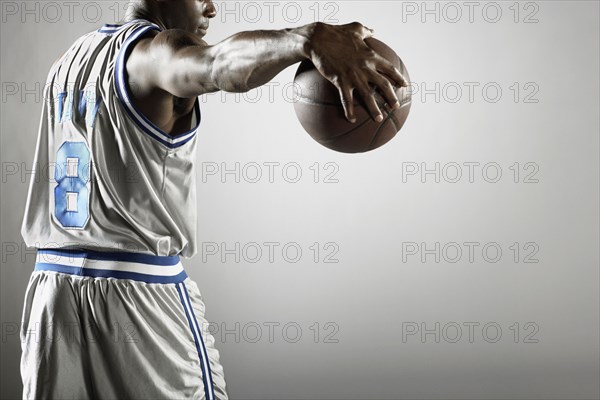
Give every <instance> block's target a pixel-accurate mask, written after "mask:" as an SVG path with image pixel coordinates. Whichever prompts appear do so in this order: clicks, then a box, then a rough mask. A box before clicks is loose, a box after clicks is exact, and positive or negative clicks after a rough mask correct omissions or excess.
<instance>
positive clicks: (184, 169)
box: [21, 20, 200, 257]
mask: <svg viewBox="0 0 600 400" xmlns="http://www.w3.org/2000/svg"><path fill="white" fill-rule="evenodd" d="M153 29H155V30H160V28H159V27H158V26H157V25H154V24H152V23H150V22H148V21H143V20H135V21H131V22H128V23H126V24H124V25H105V26H103V27H102V28H101V29H99V30H98V31H94V32H90V33H88V34H86V35H84V36H82V37H81V38H79V39H78V40H77V41H76V42H75V43H74V44H73V45H72V46H71V48H70V49H69V50H67V52H66V53H65V54H64V55H63V56H62V57H61V58H60V59H59V60H58V61H57V62H56V63H55V65H54V66H53V67H52V69H51V71H50V73H49V75H48V79H47V81H46V87H45V90H44V94H45V95H44V104H43V111H42V119H41V123H40V128H39V136H38V141H37V148H36V153H35V162H34V168H33V169H34V174H33V176H32V179H31V184H30V187H29V194H28V198H27V205H26V209H25V216H24V220H23V226H22V229H21V232H22V234H23V238H24V240H25V242H26V244H27V245H28V246H30V247H38V248H47V247H62V248H81V249H93V250H106V251H119V250H122V251H129V252H140V253H150V254H155V255H160V256H171V255H177V254H179V255H182V256H184V257H191V256H192V255H193V254H194V253H195V252H196V206H197V205H196V179H195V175H196V173H195V168H194V161H195V154H196V152H195V149H196V140H197V139H196V131H197V129H198V125H199V123H200V108H199V102H198V100H196V103H195V106H194V111H193V112H194V117H193V121H192V129H191V130H189V131H188V132H185V133H183V134H179V135H176V136H171V135H169V134H167V133H165V132H163V131H162V130H160V129H159V128H158V127H157V126H155V125H154V124H153V123H152V122H150V121H149V120H148V119H147V118H146V117H144V116H143V115H142V114H141V113H140V112H139V111H138V110H137V109H136V107H135V105H134V103H133V101H132V95H131V93H130V90H129V88H128V84H127V81H128V80H127V75H126V69H125V58H126V56H127V54H128V52H129V51H130V50H131V48H132V47H133V46H132V45H133V44H134V43H135V41H136V39H139V38H140V37H141V36H142V35H144V34H145V33H147V32H148V31H149V30H153Z"/></svg>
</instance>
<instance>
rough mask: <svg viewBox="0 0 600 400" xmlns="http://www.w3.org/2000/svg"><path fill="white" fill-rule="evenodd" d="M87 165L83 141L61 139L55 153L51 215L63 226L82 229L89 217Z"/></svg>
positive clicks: (88, 152) (87, 150) (88, 173)
mask: <svg viewBox="0 0 600 400" xmlns="http://www.w3.org/2000/svg"><path fill="white" fill-rule="evenodd" d="M90 167H91V165H90V151H89V149H88V147H87V145H86V143H85V142H64V143H63V144H62V145H61V146H60V148H59V149H58V152H57V153H56V166H55V169H54V179H55V181H56V183H57V185H56V187H55V188H54V215H55V217H56V219H57V220H58V221H59V222H60V223H61V225H62V226H63V227H65V228H83V227H84V226H85V225H86V224H87V222H88V220H89V216H90V210H89V208H90V191H89V189H88V187H87V183H88V182H89V181H90Z"/></svg>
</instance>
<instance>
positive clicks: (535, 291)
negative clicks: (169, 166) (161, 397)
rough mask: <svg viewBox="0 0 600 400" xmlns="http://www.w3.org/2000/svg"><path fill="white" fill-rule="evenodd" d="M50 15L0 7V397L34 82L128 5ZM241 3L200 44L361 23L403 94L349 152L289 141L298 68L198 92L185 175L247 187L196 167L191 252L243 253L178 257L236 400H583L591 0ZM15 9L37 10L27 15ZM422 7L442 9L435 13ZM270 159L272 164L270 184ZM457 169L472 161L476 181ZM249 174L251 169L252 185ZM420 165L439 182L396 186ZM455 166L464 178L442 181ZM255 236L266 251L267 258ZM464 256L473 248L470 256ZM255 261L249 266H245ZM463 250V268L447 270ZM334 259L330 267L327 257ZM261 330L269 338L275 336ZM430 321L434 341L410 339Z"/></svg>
mask: <svg viewBox="0 0 600 400" xmlns="http://www.w3.org/2000/svg"><path fill="white" fill-rule="evenodd" d="M9 3H10V4H12V5H14V6H16V7H17V14H16V15H14V14H13V8H9V9H7V4H9ZM48 3H51V2H33V1H32V2H26V4H27V5H24V4H25V3H21V2H6V1H3V2H2V7H3V10H2V13H3V14H2V31H1V60H2V72H1V81H2V85H3V86H2V103H1V144H2V149H1V159H2V212H1V218H2V220H1V233H2V238H1V241H2V267H1V270H0V271H1V282H2V287H1V300H2V304H1V311H2V363H1V373H0V377H1V379H2V392H1V396H2V398H16V397H19V396H20V391H21V386H20V377H19V367H18V362H19V357H20V342H19V338H18V335H17V334H15V333H14V329H15V328H16V327H18V324H19V321H20V317H21V310H22V301H23V296H24V291H25V287H26V284H27V281H28V277H29V274H30V272H31V270H32V267H33V263H34V254H33V253H32V252H30V251H28V250H27V249H25V247H24V245H23V243H22V239H21V237H20V233H19V229H20V223H21V218H22V215H23V208H24V202H25V198H26V190H27V186H28V178H29V175H28V174H27V173H26V171H27V169H30V167H31V162H32V160H33V149H34V144H35V140H36V135H37V126H38V120H39V113H40V110H41V87H38V89H37V91H36V90H35V88H36V86H35V85H36V84H37V85H40V86H42V85H43V82H44V80H45V77H46V73H47V70H48V68H49V67H50V65H51V63H52V62H53V60H54V59H55V58H56V57H58V56H59V55H60V54H62V51H63V50H64V49H66V48H67V47H68V46H69V45H70V44H71V43H72V42H73V40H74V39H75V38H77V37H78V36H79V35H80V34H82V33H84V32H87V31H89V30H92V29H95V28H97V27H98V26H100V25H101V23H103V22H114V21H115V20H118V19H119V18H120V17H122V14H123V13H122V6H123V5H124V2H112V1H108V2H88V3H94V4H95V6H93V7H92V8H90V6H88V8H87V9H85V12H84V6H85V4H86V3H75V4H76V5H75V6H67V5H66V4H65V3H61V2H59V3H54V4H57V5H58V6H59V8H58V9H59V10H60V11H61V15H58V14H57V13H56V10H53V9H51V8H48V6H45V4H48ZM72 3H73V2H72ZM36 4H37V5H36ZM247 4H248V3H244V2H242V3H236V2H227V3H223V2H217V5H218V6H219V8H220V11H221V14H220V15H219V16H218V17H217V18H215V20H213V23H212V27H211V31H210V33H209V35H208V36H207V40H208V41H209V42H216V41H219V40H221V39H223V38H225V37H226V36H228V35H230V34H232V33H234V32H236V31H239V30H246V29H275V28H282V27H287V26H295V25H299V24H302V23H308V22H311V21H314V20H315V19H316V17H318V19H320V20H324V21H326V22H335V21H334V20H338V21H339V22H340V23H341V22H351V21H353V20H359V21H361V22H363V23H364V24H365V25H367V26H370V27H373V28H375V30H376V37H378V38H380V39H381V40H383V41H385V42H386V43H388V44H389V45H390V46H391V47H393V48H394V49H395V50H396V51H397V52H398V53H399V54H400V56H401V57H402V59H403V60H404V62H405V63H406V65H407V67H408V69H409V71H410V74H411V78H412V81H413V85H414V88H415V89H417V90H416V91H415V93H414V97H413V108H412V110H411V114H410V116H409V119H408V121H407V123H406V125H405V126H404V128H403V129H402V131H401V133H400V134H399V135H398V136H397V137H396V138H394V140H392V141H391V142H390V143H389V144H387V145H386V146H384V147H382V148H381V149H379V150H377V151H374V152H371V153H366V154H358V155H345V154H338V153H335V152H333V151H330V150H328V149H326V148H324V147H321V146H320V145H318V144H317V143H316V142H314V141H313V140H312V139H311V138H310V137H309V136H308V135H307V134H306V133H304V132H303V130H302V128H301V127H300V125H299V123H298V122H297V119H296V117H295V114H294V110H293V105H292V101H293V99H292V96H291V95H287V96H286V95H285V93H284V90H283V87H284V85H285V84H286V83H288V82H290V81H291V80H292V79H293V74H294V71H295V68H294V67H292V68H289V69H287V70H286V71H284V72H283V73H281V74H280V75H279V76H278V77H276V78H275V79H274V81H273V85H272V86H271V87H272V88H273V92H272V95H271V96H270V95H269V92H268V91H267V90H263V91H262V92H261V91H254V92H253V93H250V94H249V95H247V96H245V97H241V98H236V97H235V96H234V95H231V94H229V95H226V96H224V97H221V96H220V95H210V96H206V97H205V98H204V99H203V102H202V105H201V106H202V110H203V122H202V126H201V131H200V136H199V145H198V149H199V152H198V162H199V172H201V171H202V169H203V168H204V169H207V168H211V167H214V166H215V165H216V166H218V167H219V169H222V167H223V166H225V167H226V168H230V169H231V168H234V167H235V163H240V164H239V165H240V169H241V170H242V172H243V171H245V172H246V175H242V176H241V177H240V180H239V182H236V181H235V177H234V176H233V175H225V177H224V178H222V177H221V176H220V175H210V176H206V177H205V178H206V179H203V178H202V175H201V174H199V176H198V185H199V186H198V193H199V196H198V211H199V225H200V232H201V234H200V241H201V242H205V243H208V245H207V246H211V245H210V243H217V244H218V246H219V247H220V249H221V250H223V249H224V246H226V247H227V248H229V249H231V248H235V244H236V243H239V244H240V249H243V248H244V246H246V250H247V251H246V252H245V253H244V252H243V251H242V250H240V251H239V252H237V255H239V256H240V260H239V262H237V261H236V260H235V258H234V256H235V254H234V255H226V257H225V260H222V259H221V258H220V257H219V256H218V255H210V254H204V259H203V254H198V255H197V256H196V257H194V258H192V259H190V260H187V261H186V262H185V265H186V268H187V271H188V273H189V275H191V277H192V278H193V279H195V280H196V281H197V282H198V285H199V287H200V289H201V291H202V293H203V296H204V299H205V303H206V307H207V318H208V320H209V321H211V322H213V323H214V325H211V329H213V331H214V329H216V328H218V329H219V331H215V337H216V339H217V347H218V348H219V349H220V351H221V355H222V362H223V365H224V368H225V373H226V379H227V384H228V389H229V393H230V396H231V397H232V398H419V399H425V398H546V399H550V398H598V396H599V383H598V376H599V372H600V371H599V335H598V330H599V321H598V315H599V312H598V311H599V310H598V307H599V305H598V304H599V298H598V285H599V276H598V265H599V259H598V243H599V237H598V227H599V222H598V200H599V199H598V148H599V146H598V145H599V143H598V137H599V136H598V132H599V119H598V118H599V116H598V110H599V107H600V104H599V78H598V71H599V68H600V66H599V43H598V40H599V39H598V38H599V30H598V27H599V3H598V2H596V1H568V2H567V1H539V2H529V3H518V4H517V5H516V6H515V5H514V2H512V1H511V2H502V1H501V2H496V3H489V2H475V3H474V4H475V6H474V8H473V9H472V10H473V14H472V19H471V17H470V16H469V8H468V6H467V5H465V3H464V2H457V3H452V4H451V5H450V6H448V5H447V4H446V3H436V2H427V3H423V2H393V1H369V2H366V1H364V2H359V1H343V2H319V3H316V2H296V3H294V4H292V5H290V3H289V2H288V3H273V4H275V5H267V4H266V3H264V2H256V3H252V5H251V6H248V5H247ZM490 4H491V5H490ZM44 6H45V7H46V8H44ZM24 7H31V8H30V9H33V10H35V7H37V10H38V11H37V12H36V11H34V14H32V15H29V14H27V15H24V16H23V15H22V14H21V13H22V12H23V11H24ZM69 7H74V8H73V14H72V15H69V12H68V10H69ZM224 7H227V8H228V10H230V12H229V13H228V14H224V13H223V12H222V11H223V8H224ZM244 7H245V8H244ZM269 7H271V8H269ZM424 7H427V8H428V9H431V10H435V9H436V7H437V10H439V12H438V13H437V14H438V15H437V17H438V19H439V20H438V21H436V15H435V14H426V13H424V10H423V8H424ZM498 9H500V10H501V12H502V14H501V16H500V17H499V18H498V17H497V14H496V12H497V10H498ZM516 9H518V10H519V11H520V12H519V14H518V15H516V14H515V10H516ZM98 10H100V12H101V13H102V15H100V16H99V17H98V16H97V11H98ZM231 10H233V11H231ZM236 10H237V11H236ZM269 10H271V11H272V14H271V15H269ZM284 10H285V11H284ZM317 10H318V11H319V15H316V11H317ZM257 11H259V12H260V14H257ZM298 11H299V12H300V14H298ZM457 11H459V12H461V16H460V17H458V16H457V15H458V14H457ZM297 14H298V15H299V17H300V18H299V19H298V20H296V15H297ZM71 17H72V18H71ZM270 17H272V18H270ZM36 18H39V21H36ZM515 18H516V22H515ZM470 19H471V20H470ZM495 19H498V21H496V22H493V20H495ZM515 82H516V83H517V85H516V86H513V85H514V84H515ZM15 85H16V86H15ZM436 85H438V86H437V87H438V88H439V89H436ZM486 85H487V86H486ZM469 86H471V87H473V88H474V91H473V96H472V98H469V90H468V88H469ZM15 87H18V88H19V91H18V93H16V94H13V92H14V88H15ZM484 87H486V90H485V91H483V88H484ZM498 87H499V88H500V89H501V90H502V95H501V96H500V97H499V98H497V99H495V97H496V88H498ZM511 87H512V89H511ZM517 87H518V88H519V93H518V94H516V93H515V92H516V88H517ZM288 88H289V87H288ZM457 88H460V89H461V90H462V96H460V98H459V97H458V96H457V93H458V92H457ZM23 89H34V90H33V92H37V96H36V94H34V93H30V94H24V93H23ZM423 89H427V90H429V91H430V92H428V93H429V94H426V95H425V96H422V93H423ZM290 93H291V92H290ZM515 96H516V97H515ZM496 100H497V101H496ZM269 162H278V163H280V165H279V166H278V167H277V168H276V169H275V174H274V176H273V179H272V182H269V179H268V172H269V170H268V168H267V167H266V166H265V165H264V163H269ZM470 162H473V163H479V166H477V167H475V170H474V172H475V173H474V175H473V177H472V179H469V176H468V172H469V170H468V168H467V166H466V165H465V164H464V163H470ZM221 163H225V164H224V165H221ZM253 163H258V164H259V165H261V166H262V167H261V172H262V179H260V180H259V181H258V182H256V183H252V182H251V181H252V178H253V177H254V175H255V172H256V169H255V168H254V167H255V166H256V164H253ZM288 163H297V164H289V165H291V166H292V167H293V166H296V167H299V168H296V169H299V170H300V171H301V173H302V176H301V178H300V180H299V181H298V182H296V183H291V182H288V181H291V180H293V179H294V177H295V171H296V169H294V168H291V167H290V168H288V169H287V170H286V173H282V166H283V165H286V164H288ZM314 163H319V166H318V168H317V170H319V171H320V175H319V176H318V177H317V179H316V181H317V182H315V175H314V168H313V169H311V166H312V165H313V164H314ZM326 163H332V164H328V167H327V168H328V169H326V167H325V165H326ZM423 163H424V164H423ZM436 163H439V166H440V172H441V174H440V179H439V182H436V179H435V176H434V175H432V174H429V175H425V176H423V177H421V175H420V174H417V175H406V174H405V175H404V176H403V170H404V171H405V172H406V171H408V170H409V169H411V168H413V167H414V166H417V167H418V168H419V169H420V170H422V169H423V168H429V169H433V168H434V167H435V165H436ZM515 163H519V164H518V167H516V166H514V165H515ZM527 163H531V164H527ZM457 164H458V165H459V166H461V170H462V176H461V178H460V179H459V180H458V182H455V183H452V181H453V180H454V179H453V178H454V177H455V175H456V168H455V167H456V165H457ZM486 164H487V165H488V168H487V169H486V170H485V171H486V173H485V174H482V167H483V166H484V165H486ZM467 165H468V164H467ZM490 166H491V167H490ZM511 166H513V167H512V169H511ZM244 167H245V168H246V169H245V170H244ZM253 168H254V169H253ZM498 169H500V170H501V172H502V175H501V176H500V177H499V178H498V180H497V182H495V183H492V182H489V181H492V180H495V179H494V176H495V174H496V172H495V171H497V170H498ZM515 170H517V171H519V172H520V173H519V174H518V176H515ZM13 172H14V173H13ZM330 172H335V174H334V175H333V176H332V177H330V178H332V179H329V180H326V179H325V177H326V176H325V175H326V173H330ZM530 173H531V174H533V175H531V176H530V175H529V174H530ZM331 180H333V182H330V181H331ZM515 180H516V181H517V182H515ZM326 181H327V182H326ZM265 242H276V243H278V245H277V247H275V253H274V259H273V260H272V261H273V262H269V261H270V260H269V257H268V247H266V245H264V243H265ZM315 242H316V243H318V245H317V246H318V247H320V249H321V251H320V252H319V254H318V257H317V260H316V261H315V259H314V255H315V254H314V252H313V250H311V246H312V245H313V243H315ZM330 242H331V243H333V244H330V245H329V247H327V248H326V247H325V246H326V244H327V243H330ZM465 242H476V243H478V244H477V245H473V246H475V252H474V255H473V259H472V260H471V259H469V256H468V254H467V250H468V247H466V246H467V245H465V244H464V243H465ZM221 243H225V245H224V246H223V245H222V244H221ZM252 243H257V245H252ZM411 243H416V245H412V244H411ZM436 243H439V246H440V247H439V248H440V250H439V251H438V252H437V255H438V256H439V258H440V259H439V262H436V260H435V256H436V254H435V253H436V251H435V246H436ZM453 243H456V245H455V244H453ZM514 243H517V245H516V246H517V247H518V248H519V249H520V251H519V253H518V255H517V254H516V252H515V250H516V248H517V247H514V245H513V244H514ZM248 244H250V245H248ZM285 244H288V247H287V249H288V250H289V252H288V253H287V257H288V258H287V259H286V258H285V257H284V256H283V255H282V248H283V247H284V245H285ZM289 244H291V245H289ZM486 244H488V245H487V247H486V249H487V252H486V253H485V254H482V249H483V248H484V246H485V245H486ZM252 246H254V247H252ZM256 246H260V247H261V249H262V250H263V254H262V257H261V258H260V259H259V260H258V261H257V262H251V261H253V259H254V258H255V256H256V253H255V250H256ZM411 246H412V247H411ZM414 246H417V249H418V250H421V253H424V257H425V259H424V260H422V259H421V257H420V254H421V253H419V252H418V253H417V254H416V255H412V253H411V252H410V251H409V250H413V249H414V248H415V247H414ZM457 246H460V248H461V249H462V250H463V254H462V257H460V259H458V260H457V261H456V262H452V261H454V258H455V255H456V248H457ZM511 246H513V247H512V248H511ZM498 247H499V248H501V250H502V254H501V255H500V256H499V260H497V262H492V261H494V260H492V259H493V258H495V257H496V255H495V252H494V249H496V248H498ZM294 248H300V249H301V250H302V257H301V258H300V260H299V261H297V262H291V260H290V258H293V257H294V256H295V253H294ZM15 249H16V251H15ZM290 249H291V250H290ZM313 249H314V247H313ZM424 249H425V250H427V249H434V253H433V254H429V255H428V253H427V252H423V251H422V250H424ZM332 250H337V252H336V253H335V254H334V255H333V257H332V259H331V260H330V261H332V260H333V261H335V260H337V261H338V262H337V263H327V262H324V261H325V256H326V255H327V254H329V253H331V251H332ZM532 252H533V253H535V254H533V255H531V257H526V256H527V255H528V254H530V253H532ZM486 257H487V258H486ZM515 257H516V259H515ZM535 260H537V262H525V261H535ZM269 323H273V324H279V325H274V335H273V337H272V340H269V328H268V324H269ZM315 323H318V328H317V325H314V324H315ZM327 323H330V324H329V325H326V324H327ZM470 323H472V324H473V325H472V326H473V327H474V328H473V329H474V330H473V336H472V338H471V340H470V339H469V329H468V326H469V325H468V324H470ZM236 324H239V325H237V327H238V328H236ZM286 324H287V325H286ZM436 324H439V325H437V326H438V327H439V328H438V332H437V338H436V335H435V333H429V334H426V335H425V336H424V337H422V336H421V335H420V333H419V334H416V335H408V334H407V332H408V330H407V329H409V328H412V327H417V328H418V329H420V330H421V329H423V328H424V329H429V330H430V331H435V330H436ZM486 324H487V325H486ZM515 324H518V325H515ZM284 326H286V329H285V330H284V329H283V328H284ZM484 326H485V327H486V328H485V329H484ZM257 327H260V328H261V333H262V336H260V337H259V338H257V337H256V336H257V335H256V334H257V329H256V328H257ZM295 327H300V328H301V329H302V333H301V334H300V335H299V337H298V338H297V341H296V340H294V337H295V336H297V335H296V329H295ZM311 327H312V328H311ZM457 327H459V328H461V332H462V336H461V337H460V338H455V337H456V332H457V329H456V328H457ZM498 327H499V328H500V329H502V333H501V335H500V336H499V337H496V336H497V334H496V333H497V332H496V329H497V328H498ZM222 328H226V329H228V330H229V331H230V332H233V333H229V334H227V335H225V336H223V335H221V333H222ZM315 331H318V332H319V335H318V337H317V338H315ZM236 332H237V333H236ZM515 332H518V333H519V335H518V336H515ZM436 339H437V340H436Z"/></svg>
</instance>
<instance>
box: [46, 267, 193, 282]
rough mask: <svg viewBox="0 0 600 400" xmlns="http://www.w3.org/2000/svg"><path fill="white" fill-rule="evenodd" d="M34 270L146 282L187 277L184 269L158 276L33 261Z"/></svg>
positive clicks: (173, 280) (179, 280) (181, 280)
mask: <svg viewBox="0 0 600 400" xmlns="http://www.w3.org/2000/svg"><path fill="white" fill-rule="evenodd" d="M35 271H55V272H61V273H63V274H70V275H77V276H91V277H94V278H116V279H130V280H134V281H140V282H146V283H180V282H183V281H184V280H185V279H186V278H187V274H186V273H185V271H181V272H180V273H179V274H177V275H174V276H158V275H150V274H141V273H138V272H127V271H118V270H111V269H92V268H84V267H73V266H70V265H62V264H51V263H41V262H38V263H35Z"/></svg>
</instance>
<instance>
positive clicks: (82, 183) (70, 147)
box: [21, 0, 405, 400]
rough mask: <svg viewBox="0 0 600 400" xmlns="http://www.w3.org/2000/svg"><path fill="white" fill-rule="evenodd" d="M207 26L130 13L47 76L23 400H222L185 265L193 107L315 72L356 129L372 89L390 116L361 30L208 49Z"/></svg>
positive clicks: (298, 32)
mask: <svg viewBox="0 0 600 400" xmlns="http://www.w3.org/2000/svg"><path fill="white" fill-rule="evenodd" d="M215 14H216V11H215V7H214V5H213V4H212V2H211V1H210V0H142V1H137V2H134V3H131V4H130V6H129V13H128V18H127V20H126V21H125V23H123V24H120V25H104V26H103V27H102V28H100V29H98V30H97V31H94V32H90V33H88V34H86V35H84V36H82V37H80V38H79V39H77V41H75V43H74V44H73V45H72V46H71V47H70V48H69V49H68V50H67V51H66V52H65V53H64V54H63V55H62V56H61V57H60V58H59V59H58V60H57V61H56V62H55V63H54V65H53V66H52V68H51V70H50V72H49V74H48V78H47V85H46V93H45V102H44V104H43V110H42V118H41V123H40V129H39V136H38V141H37V148H36V153H35V164H34V165H35V175H34V176H33V178H32V180H31V185H30V188H29V193H28V198H27V204H26V210H25V216H24V221H23V226H22V234H23V237H24V239H25V242H26V244H27V245H28V246H32V247H37V248H38V253H37V258H36V264H35V269H34V272H33V273H32V275H31V278H30V281H29V284H28V287H27V292H26V294H25V307H24V311H23V321H22V331H21V340H22V348H23V354H22V360H21V374H22V378H23V385H24V388H23V389H24V390H23V398H26V399H31V398H36V399H37V398H44V399H46V398H48V399H52V398H53V399H88V398H102V399H192V398H193V399H203V398H206V399H211V400H212V399H226V398H227V393H226V388H225V379H224V374H223V368H222V366H221V363H220V360H219V352H218V351H217V349H216V348H215V339H214V338H213V337H212V336H211V335H210V334H209V333H208V332H207V321H206V319H205V309H204V303H203V299H202V296H201V294H200V291H199V289H198V286H197V285H196V283H195V282H193V281H192V280H190V278H188V277H187V275H186V273H185V271H184V269H183V267H182V264H181V262H180V257H185V258H187V257H191V256H193V255H194V254H195V253H196V251H197V247H196V240H197V234H196V204H197V203H196V187H195V182H196V178H195V167H194V163H195V160H196V156H195V154H196V153H195V149H196V143H197V139H196V136H197V131H198V126H199V124H200V119H201V117H200V108H199V102H198V100H197V96H199V95H201V94H203V93H209V92H215V91H219V90H224V91H230V92H243V91H248V90H250V89H252V88H254V87H257V86H259V85H262V84H264V83H266V82H268V81H269V80H270V79H272V78H273V77H274V76H275V75H276V74H277V73H279V72H280V71H281V70H283V69H284V68H286V67H288V66H290V65H292V64H294V63H297V62H299V61H301V60H303V59H307V58H308V59H310V60H312V61H313V63H314V64H315V65H316V66H317V68H318V70H319V71H320V72H321V73H322V74H323V75H324V76H325V77H326V78H327V79H329V80H330V81H332V82H333V83H334V84H335V85H337V87H338V88H339V92H340V95H341V98H342V100H343V104H344V110H345V114H346V116H347V118H348V119H349V120H353V119H354V110H353V91H355V90H356V91H357V92H358V93H360V94H361V96H362V97H363V99H365V101H366V104H367V107H368V109H369V111H370V113H371V115H372V117H373V118H374V119H377V120H380V119H381V110H380V109H379V107H378V105H377V104H376V102H375V98H374V96H373V95H372V92H371V89H370V86H369V84H372V85H374V86H376V87H378V88H379V90H380V91H381V92H382V93H383V94H384V97H385V99H386V101H387V103H388V104H387V106H386V107H388V106H389V107H391V108H395V107H398V99H397V98H396V95H395V93H394V88H393V85H392V84H390V80H391V81H392V82H394V84H395V85H404V84H405V82H404V79H403V77H402V76H401V75H400V73H399V71H397V70H396V69H394V67H393V66H392V65H391V64H390V63H388V62H387V61H386V60H384V59H383V58H382V57H380V56H379V55H378V54H376V53H375V52H374V51H372V50H371V49H370V48H369V47H368V46H367V45H366V44H365V42H364V41H363V39H364V38H366V37H368V36H370V35H371V34H372V32H371V31H370V30H369V29H368V28H365V27H364V26H362V25H361V24H359V23H352V24H348V25H341V26H332V25H327V24H323V23H312V24H309V25H306V26H302V27H299V28H293V29H284V30H271V31H266V30H264V31H252V32H241V33H238V34H236V35H233V36H232V37H230V38H228V39H226V40H224V41H222V42H220V43H218V44H215V45H208V44H207V43H206V42H204V40H203V39H202V38H203V36H204V35H205V34H206V31H207V29H208V26H209V20H210V19H211V18H213V17H214V16H215ZM388 78H389V80H388ZM44 171H46V172H44ZM47 171H52V173H51V178H50V179H43V176H45V175H44V174H45V173H47Z"/></svg>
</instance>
